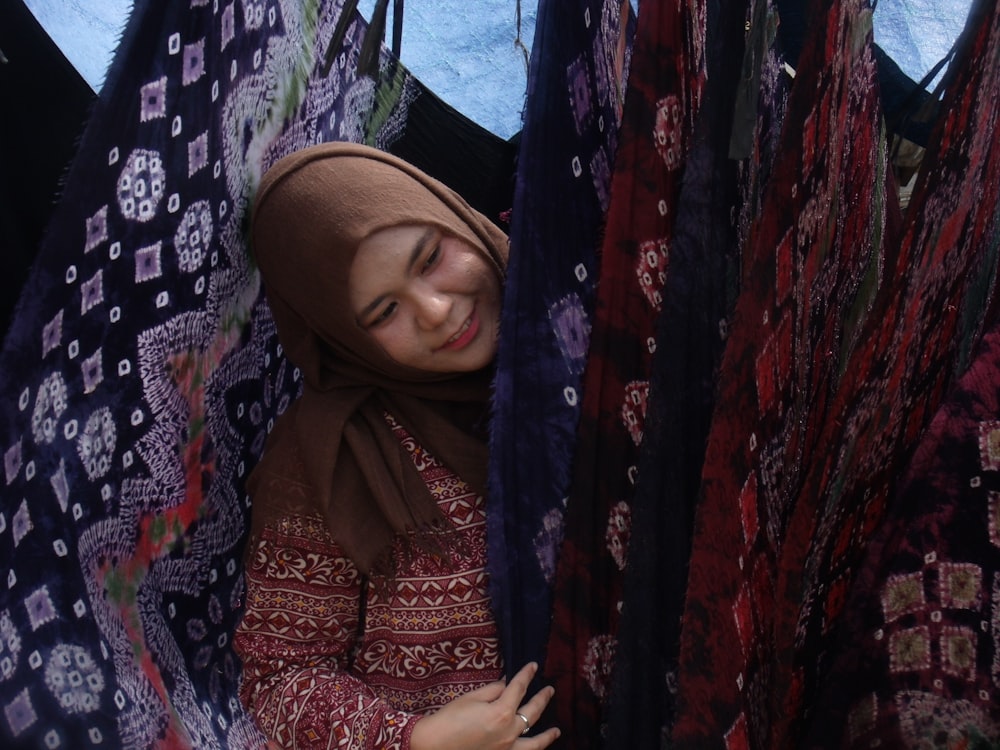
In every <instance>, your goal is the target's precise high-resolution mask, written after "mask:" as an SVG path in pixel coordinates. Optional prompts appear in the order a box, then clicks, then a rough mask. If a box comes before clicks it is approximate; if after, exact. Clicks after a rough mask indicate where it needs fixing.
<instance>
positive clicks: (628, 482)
mask: <svg viewBox="0 0 1000 750" xmlns="http://www.w3.org/2000/svg"><path fill="white" fill-rule="evenodd" d="M704 7H705V6H704V5H703V4H702V3H701V2H699V1H698V0H693V1H692V2H685V3H676V4H675V3H668V4H660V3H647V4H643V5H642V6H641V8H640V12H639V17H638V19H637V27H636V36H635V40H634V44H633V52H632V61H631V65H630V73H629V88H628V91H627V93H626V98H625V107H624V112H623V118H622V119H623V121H622V127H621V129H620V134H619V138H620V140H619V146H618V150H617V155H616V164H615V173H614V178H613V180H612V189H611V203H610V208H609V210H608V216H607V223H606V226H605V235H604V241H603V245H602V251H601V274H600V279H601V280H600V284H599V286H598V296H597V301H596V308H595V312H594V319H593V330H592V333H591V343H590V351H589V354H588V359H587V368H586V370H585V372H584V379H583V392H584V399H583V403H582V407H581V417H580V424H579V428H578V438H577V445H576V454H575V459H574V461H575V463H574V474H573V480H572V484H571V487H570V492H569V499H568V507H567V513H566V532H565V533H566V536H565V539H564V543H563V546H562V548H561V552H560V558H559V564H558V567H557V571H556V581H555V589H554V604H553V607H554V613H553V622H552V630H551V635H550V639H549V643H548V650H547V658H546V664H545V677H546V679H547V680H548V681H550V682H551V683H552V684H553V685H554V686H555V688H556V693H555V698H554V699H553V712H554V714H555V723H556V724H557V725H558V726H559V727H560V729H561V730H562V738H561V739H560V745H561V746H564V747H571V748H587V747H597V746H598V745H599V742H600V737H601V730H600V724H601V723H602V721H603V717H602V714H603V709H604V704H605V700H606V698H607V695H608V690H609V680H610V676H611V669H612V665H613V655H614V652H615V648H616V646H615V639H616V630H617V624H618V614H619V605H620V602H621V597H622V581H623V575H624V569H625V564H626V556H627V548H628V537H629V532H630V528H629V516H630V513H629V502H630V499H631V496H632V492H633V490H634V485H635V481H636V476H635V472H636V466H637V463H638V456H639V447H640V445H641V442H642V436H643V421H644V418H645V411H646V403H647V401H646V400H647V395H648V391H649V374H650V373H649V370H650V362H651V359H652V354H653V351H654V349H655V343H654V342H655V337H654V328H655V322H656V318H657V316H658V314H659V312H660V309H661V307H662V303H663V299H662V293H663V287H664V283H665V281H666V277H667V273H668V268H669V261H670V245H671V242H672V238H673V226H674V222H675V219H676V204H677V195H678V192H679V190H680V185H681V177H682V175H683V166H684V158H685V154H686V151H687V147H688V141H689V137H690V133H691V127H692V122H693V120H694V117H695V115H696V113H697V111H698V105H699V102H700V97H701V89H702V86H703V84H704V63H705V60H704V52H703V49H702V47H701V43H702V41H703V39H704V17H703V15H702V14H703V13H704Z"/></svg>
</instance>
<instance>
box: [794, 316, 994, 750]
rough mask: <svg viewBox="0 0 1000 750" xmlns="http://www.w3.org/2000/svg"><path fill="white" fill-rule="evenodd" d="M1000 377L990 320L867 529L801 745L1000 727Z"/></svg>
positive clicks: (921, 740)
mask: <svg viewBox="0 0 1000 750" xmlns="http://www.w3.org/2000/svg"><path fill="white" fill-rule="evenodd" d="M998 383H1000V331H998V330H997V329H996V328H994V329H993V330H992V331H991V332H990V333H989V334H988V335H987V336H986V337H985V338H984V341H983V346H982V349H981V351H980V352H979V353H978V355H977V356H976V357H975V359H974V361H973V363H972V365H971V367H970V368H969V371H968V372H967V373H966V374H965V375H964V376H963V378H962V380H961V382H960V383H959V386H958V388H957V389H956V390H955V391H954V392H953V393H952V394H951V395H949V397H948V399H947V400H946V401H945V403H944V405H943V407H942V408H941V409H940V410H939V411H938V413H937V414H936V415H935V417H934V420H933V422H932V423H931V425H930V427H929V429H928V431H927V433H926V435H925V436H924V437H923V438H922V439H921V441H920V445H919V447H918V449H917V451H916V453H915V454H914V458H913V460H912V461H911V463H910V466H909V467H908V470H907V472H906V473H905V475H904V478H903V481H902V483H901V488H900V491H899V493H898V494H897V495H896V496H895V497H894V498H893V500H892V503H891V506H890V509H889V511H888V513H887V518H886V520H885V522H883V524H882V526H881V527H880V529H879V531H878V532H877V533H876V534H875V536H874V538H873V540H872V543H871V545H870V547H869V550H868V552H867V554H866V556H865V561H864V563H863V565H862V566H861V570H860V572H859V575H858V577H857V580H856V582H855V584H854V586H853V591H852V594H851V595H849V596H848V604H847V606H846V607H845V625H844V628H843V631H844V632H843V633H842V634H841V635H840V637H839V638H838V643H837V645H836V647H835V648H832V649H831V651H832V652H833V654H834V656H833V657H831V660H832V665H831V669H830V674H829V676H828V677H827V678H826V679H825V680H824V684H823V686H822V693H821V695H820V696H819V698H818V699H817V704H816V705H817V706H822V707H823V710H822V711H818V712H817V714H818V715H817V716H816V717H815V719H814V720H813V722H812V725H811V726H810V727H809V729H810V731H809V734H808V741H807V742H804V743H803V747H817V748H818V747H833V746H836V747H845V748H846V747H857V748H861V747H872V746H873V744H876V743H877V744H879V745H880V746H882V747H943V746H947V747H961V746H967V747H980V746H982V747H985V746H987V743H990V742H992V743H996V742H997V741H1000V711H998V709H997V706H998V705H1000V697H998V693H1000V682H998V679H997V678H998V671H997V664H998V654H1000V533H998V532H1000V523H998V522H1000V515H998V513H1000V504H998V502H997V500H998V498H1000V476H998V473H997V472H998V469H1000V464H998V463H997V457H998V455H1000V454H998V452H997V445H998V426H1000V421H998V417H1000V389H998ZM992 746H995V744H994V745H992Z"/></svg>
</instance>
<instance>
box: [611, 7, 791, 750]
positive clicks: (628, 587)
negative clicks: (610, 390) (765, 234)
mask: <svg viewBox="0 0 1000 750" xmlns="http://www.w3.org/2000/svg"><path fill="white" fill-rule="evenodd" d="M701 13H703V14H704V17H705V18H704V22H703V23H704V28H703V34H704V50H705V53H704V57H705V61H704V66H705V69H706V72H707V80H706V81H705V82H704V85H703V88H702V101H701V105H700V107H699V108H698V110H697V112H696V113H695V115H694V122H693V123H692V128H693V132H692V133H691V135H690V138H689V140H690V147H689V150H688V153H687V155H686V157H685V160H684V164H683V179H682V181H681V184H680V186H679V194H678V197H677V207H676V219H675V221H674V223H673V226H672V229H671V234H670V242H669V249H670V252H669V264H668V273H667V277H666V282H665V285H664V288H663V291H662V295H663V305H662V306H663V311H662V313H661V314H660V316H659V319H658V321H657V325H656V329H655V334H654V335H655V338H654V339H653V343H654V345H655V351H654V352H653V353H652V365H651V373H650V378H649V396H648V404H647V407H646V419H645V425H644V430H643V440H642V445H641V449H640V452H639V453H640V455H639V457H638V463H637V468H638V471H637V480H636V486H635V489H634V495H633V498H632V507H631V522H632V525H631V529H632V531H631V535H630V539H629V545H628V557H627V567H626V569H625V571H624V585H623V595H622V604H621V610H622V611H621V621H620V625H619V630H618V637H617V641H616V643H615V652H614V667H613V673H612V682H611V689H610V693H609V695H608V698H607V708H606V715H607V719H606V722H605V723H606V728H604V730H603V731H602V736H601V746H602V747H604V748H609V749H610V748H621V749H622V750H626V749H627V750H660V748H662V747H663V744H664V738H665V737H668V736H669V734H670V730H671V727H672V725H673V721H674V717H675V712H676V701H677V672H678V666H677V659H678V643H679V637H680V628H681V613H682V611H683V606H684V593H685V590H686V587H687V578H688V558H689V556H690V553H691V530H692V519H693V516H694V509H695V507H696V504H697V500H698V497H699V487H700V478H701V467H702V465H703V463H704V459H705V441H706V438H707V433H708V429H709V425H710V418H711V413H712V405H713V403H714V397H715V383H716V377H717V371H718V366H719V360H720V358H721V355H722V349H723V346H724V343H725V341H726V335H727V332H728V328H729V316H730V315H731V313H732V305H733V302H734V299H735V293H736V284H735V278H736V273H737V270H738V268H739V259H740V254H739V249H740V247H741V246H742V244H743V238H744V237H745V235H746V231H747V225H748V224H749V218H748V217H749V216H750V215H751V214H752V212H753V211H754V210H755V209H756V207H757V206H758V205H759V203H760V201H759V196H757V190H758V189H759V185H760V184H761V183H762V182H766V175H767V172H768V170H769V168H770V163H771V159H772V158H773V139H774V133H775V131H776V130H777V129H778V127H777V123H780V117H781V115H782V114H783V112H784V96H785V94H786V90H787V82H788V80H790V79H789V78H788V76H787V74H786V73H785V71H784V69H783V67H782V66H781V64H780V59H779V56H778V55H777V54H776V53H775V50H774V45H773V39H774V35H775V30H776V28H777V26H778V24H777V18H776V16H775V14H774V12H773V9H772V8H771V7H770V5H769V4H768V3H767V2H760V3H758V4H756V5H755V6H754V7H753V8H752V9H748V8H747V4H746V3H745V2H744V1H743V0H733V1H732V2H727V3H723V4H722V5H713V4H708V5H707V7H706V8H705V9H704V10H703V11H701ZM748 15H749V17H750V18H751V23H750V24H749V25H748V24H747V23H746V20H745V18H746V17H747V16H748ZM643 18H644V15H643V11H642V10H640V15H639V34H640V36H641V34H642V31H643V23H644V21H643ZM748 26H749V28H748ZM647 33H649V32H647ZM741 49H742V50H744V52H743V58H742V60H741V59H740V56H739V55H738V54H737V53H736V52H737V51H738V50H741ZM639 54H640V53H639V40H638V39H637V41H636V49H635V52H634V54H633V61H632V69H631V76H630V87H631V86H633V85H635V86H637V87H638V86H641V85H642V74H641V71H643V70H644V69H645V68H644V66H642V64H641V63H640V58H639ZM659 64H660V65H662V64H663V63H662V62H660V63H659ZM630 93H631V92H630ZM628 123H629V117H628V101H626V117H625V122H624V123H623V127H624V126H627V125H628ZM636 129H637V130H639V132H640V133H641V132H642V130H643V128H641V127H639V128H636ZM733 144H735V145H736V146H738V147H739V149H740V150H739V152H738V153H734V152H735V151H736V148H734V145H733ZM616 189H617V183H614V184H613V186H612V196H615V195H616V193H615V190H616Z"/></svg>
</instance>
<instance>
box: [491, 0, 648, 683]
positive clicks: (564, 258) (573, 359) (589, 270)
mask: <svg viewBox="0 0 1000 750" xmlns="http://www.w3.org/2000/svg"><path fill="white" fill-rule="evenodd" d="M623 7H625V8H627V7H628V3H624V4H623V3H622V2H621V0H585V1H584V2H577V3H562V2H554V1H549V0H542V2H540V3H539V7H538V21H537V25H536V31H535V40H534V45H533V50H532V58H531V67H530V70H529V73H528V99H527V108H526V111H525V117H524V129H523V132H522V137H521V146H520V151H519V157H518V169H517V181H516V185H515V191H514V207H513V212H512V215H511V223H510V226H511V229H510V240H511V256H510V264H509V267H508V269H507V283H506V286H505V289H504V309H503V314H502V319H501V330H502V331H503V335H502V336H501V339H500V345H499V351H498V354H497V376H496V387H495V409H494V416H493V422H492V429H491V440H490V442H491V445H490V495H489V496H490V499H491V510H490V513H489V519H488V527H489V533H488V535H487V538H488V543H489V559H490V563H489V572H490V579H491V586H492V597H493V601H494V604H495V609H496V611H497V613H498V620H499V622H498V625H499V628H500V640H501V642H502V643H503V644H504V662H505V664H506V668H507V670H508V672H510V673H511V674H512V673H513V672H514V671H516V670H517V669H519V668H520V667H521V666H523V665H524V664H525V663H526V662H527V661H529V660H535V661H538V662H539V663H541V662H542V661H543V655H544V644H545V639H546V637H547V634H548V618H547V617H546V616H545V615H541V614H540V613H547V612H549V610H550V607H551V589H552V584H553V580H554V576H555V565H556V557H557V555H558V551H559V543H560V541H561V539H562V533H563V532H562V526H563V510H564V502H565V497H566V493H567V491H568V485H569V481H570V468H571V461H572V452H573V444H574V438H575V430H576V426H577V422H578V419H579V409H580V398H581V395H580V383H581V378H582V375H583V370H584V365H585V362H586V359H587V349H588V345H589V340H590V330H591V325H592V323H591V316H592V311H593V297H594V282H595V273H596V254H597V248H598V245H599V232H600V227H601V222H602V218H603V215H604V212H605V211H606V209H607V206H608V202H609V187H610V182H611V169H612V165H613V160H614V154H615V149H616V145H617V143H616V139H617V132H618V124H619V119H620V111H621V105H620V102H621V95H622V94H621V80H622V77H623V75H624V73H623V71H624V70H626V69H627V60H625V57H624V52H623V50H622V49H620V48H619V44H620V40H621V24H622V23H623V22H627V19H628V17H626V18H625V19H623V18H621V17H620V11H621V10H622V8H623ZM501 499H502V500H501ZM515 551H516V553H515Z"/></svg>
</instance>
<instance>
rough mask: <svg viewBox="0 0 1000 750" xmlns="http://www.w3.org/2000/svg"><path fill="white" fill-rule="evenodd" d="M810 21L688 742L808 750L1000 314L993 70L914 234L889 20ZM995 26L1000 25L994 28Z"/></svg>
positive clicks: (726, 407)
mask: <svg viewBox="0 0 1000 750" xmlns="http://www.w3.org/2000/svg"><path fill="white" fill-rule="evenodd" d="M988 5H989V6H991V7H990V10H991V14H992V13H995V3H989V4H988ZM810 17H811V18H813V19H816V20H815V26H814V27H813V28H812V30H811V31H810V33H809V36H808V37H807V41H806V43H805V44H804V45H803V53H802V57H801V58H800V60H799V66H798V69H797V75H796V78H795V82H794V84H793V88H792V91H791V95H790V99H789V107H788V112H787V114H786V116H785V121H784V128H783V131H782V136H781V140H780V146H779V153H778V156H777V159H776V161H775V166H774V169H773V172H772V174H771V177H770V179H769V183H768V185H767V188H766V189H767V192H766V194H765V198H764V201H763V205H762V208H761V214H760V217H759V219H758V220H757V221H756V222H755V224H754V225H753V226H752V229H751V235H750V238H749V242H748V245H747V246H746V248H745V256H744V260H745V262H744V268H745V270H744V273H743V275H742V291H741V294H740V297H739V299H738V301H737V305H736V308H735V313H734V320H733V326H732V330H731V338H730V340H729V342H728V344H727V347H726V350H725V353H724V357H723V362H722V369H721V373H720V382H719V397H718V401H717V405H716V412H715V415H714V418H713V424H712V428H711V431H710V437H709V443H708V451H707V456H706V461H705V466H704V470H703V485H702V492H703V497H702V500H701V504H700V507H699V508H698V514H697V517H696V524H695V534H694V539H693V554H692V559H691V576H690V583H689V589H688V597H687V602H686V605H685V610H684V621H683V627H682V641H681V673H680V681H679V700H680V708H679V712H678V721H677V724H676V726H675V728H674V733H673V740H674V742H675V744H676V745H677V746H678V747H698V748H704V747H723V746H728V747H761V748H764V747H795V746H798V741H799V740H800V738H801V737H800V735H801V732H802V729H803V720H804V718H805V716H806V715H807V713H808V712H809V711H811V710H813V708H812V707H813V706H814V703H813V701H814V699H815V696H816V690H817V682H818V680H819V679H820V677H821V676H822V674H823V670H824V667H825V660H824V657H825V654H826V649H827V643H828V639H829V638H830V637H831V636H832V635H833V634H835V631H836V626H837V623H838V622H839V617H840V615H841V613H842V611H843V606H844V601H845V599H846V592H847V591H848V589H849V586H850V583H851V581H852V580H853V577H854V574H855V572H856V570H857V568H858V565H859V563H860V561H861V556H862V553H863V551H864V549H865V545H866V543H867V541H868V540H869V538H870V537H871V534H872V533H873V531H874V529H875V528H876V527H877V525H878V522H879V520H880V519H881V517H882V514H883V509H884V507H885V503H886V500H887V497H888V495H889V489H890V487H891V486H892V485H893V482H894V481H895V479H896V477H898V476H899V475H900V473H901V471H902V470H903V467H904V465H905V461H906V459H907V457H908V456H909V454H910V452H911V451H912V449H913V447H914V445H915V443H916V440H917V437H918V436H919V434H920V432H921V431H922V429H924V427H925V426H926V424H927V422H928V420H929V417H930V414H932V413H933V410H934V408H935V407H936V405H937V404H938V403H939V402H940V399H941V398H942V394H943V393H944V392H945V390H946V389H947V387H948V385H949V383H950V381H951V379H952V378H953V376H954V374H955V372H956V371H957V370H959V369H961V367H962V366H963V364H964V362H965V361H967V358H968V353H969V351H970V348H971V347H972V346H974V344H975V342H976V340H977V339H978V337H979V335H980V332H981V330H982V326H983V324H984V320H985V319H988V318H990V317H991V311H990V310H989V308H988V306H987V305H985V304H984V295H983V291H982V290H988V289H992V285H993V282H994V277H995V270H996V269H995V258H994V257H993V254H994V252H995V241H994V238H993V235H992V231H993V228H992V221H994V218H993V217H994V214H995V210H996V203H995V199H994V200H993V201H992V202H986V203H985V205H984V203H983V201H982V200H981V198H980V196H982V195H983V194H984V193H985V194H989V193H990V192H991V191H992V188H990V190H989V191H987V190H986V189H985V187H984V186H986V185H995V184H996V181H997V179H998V175H997V174H996V173H995V171H993V170H994V169H995V167H994V160H992V159H987V156H986V155H987V154H988V153H990V151H991V149H995V148H996V141H995V139H996V133H997V130H996V128H995V121H996V120H995V118H996V114H997V113H996V106H997V102H998V101H1000V98H998V97H997V92H996V88H995V84H994V83H992V79H991V78H990V77H981V78H978V79H966V80H965V81H963V82H962V84H961V85H960V84H958V83H956V82H953V83H952V85H951V86H950V87H949V90H948V91H949V94H948V98H947V100H946V102H945V105H944V108H943V109H944V110H945V111H947V112H948V113H949V117H948V118H947V120H946V122H945V123H944V124H943V125H942V126H941V127H940V128H939V129H938V131H937V136H936V137H932V138H931V141H930V142H931V149H932V151H933V153H931V152H930V151H929V152H928V157H927V160H926V161H925V167H924V170H925V171H924V172H923V173H922V177H921V183H920V184H919V185H918V188H917V191H916V192H915V195H914V199H913V200H914V201H915V202H911V204H910V212H909V214H908V215H907V217H906V222H905V224H904V223H903V221H902V217H901V216H900V213H899V208H898V203H897V202H896V196H895V192H894V189H893V185H892V183H891V182H890V181H888V180H887V179H886V174H887V161H886V155H887V148H888V145H887V144H886V143H885V141H884V137H883V133H882V130H881V119H880V111H879V107H878V101H877V96H878V89H877V84H876V81H875V75H876V68H875V60H874V55H873V53H872V46H871V13H870V11H869V10H868V9H867V7H866V6H865V5H864V4H859V3H856V2H854V1H853V0H847V1H846V2H832V3H826V2H824V3H816V4H814V6H813V12H812V13H811V14H810ZM988 19H989V20H988V21H987V22H986V23H980V24H978V28H979V30H980V33H984V34H986V33H995V23H996V19H995V18H994V17H992V15H990V16H988ZM969 28H977V26H976V25H975V24H973V23H971V22H970V27H969ZM984 28H985V29H986V30H985V31H983V29H984ZM979 49H985V50H989V49H990V48H989V47H980V48H979ZM995 59H996V58H995V55H994V53H993V52H990V53H989V54H986V56H985V57H983V58H978V59H976V58H973V59H971V60H966V61H965V62H964V63H963V64H962V67H963V68H968V70H970V71H971V70H973V69H974V70H979V71H981V70H983V69H986V68H988V69H991V70H995V69H996V66H995V64H994V62H995ZM980 75H982V74H981V73H980ZM980 83H983V84H985V85H983V86H980V85H978V84H980ZM991 181H992V182H991ZM887 186H888V187H887Z"/></svg>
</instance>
